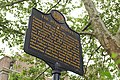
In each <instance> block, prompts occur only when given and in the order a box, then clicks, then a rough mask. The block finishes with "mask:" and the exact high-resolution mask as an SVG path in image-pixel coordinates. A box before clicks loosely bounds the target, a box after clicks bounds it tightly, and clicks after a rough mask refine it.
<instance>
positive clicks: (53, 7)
mask: <svg viewBox="0 0 120 80" xmlns="http://www.w3.org/2000/svg"><path fill="white" fill-rule="evenodd" d="M60 1H61V0H59V1H58V2H57V3H56V4H55V5H54V6H52V7H51V8H50V9H48V11H47V12H46V13H48V12H49V11H50V10H51V9H52V8H54V7H56V6H57V5H58V4H59V3H60Z"/></svg>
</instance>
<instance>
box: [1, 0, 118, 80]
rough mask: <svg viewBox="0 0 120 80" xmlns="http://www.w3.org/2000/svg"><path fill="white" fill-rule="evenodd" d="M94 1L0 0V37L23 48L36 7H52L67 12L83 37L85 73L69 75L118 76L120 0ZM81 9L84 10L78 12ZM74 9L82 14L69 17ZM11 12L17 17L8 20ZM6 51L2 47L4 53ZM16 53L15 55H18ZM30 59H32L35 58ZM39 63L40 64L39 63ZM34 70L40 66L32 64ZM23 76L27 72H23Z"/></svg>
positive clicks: (89, 79) (44, 9)
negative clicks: (26, 32) (28, 25)
mask: <svg viewBox="0 0 120 80" xmlns="http://www.w3.org/2000/svg"><path fill="white" fill-rule="evenodd" d="M93 1H94V2H93ZM93 1H91V0H82V1H79V0H78V1H74V0H72V1H71V0H59V1H58V2H57V1H56V0H53V1H49V0H48V1H44V0H18V1H17V0H10V1H8V0H4V1H3V0H1V1H0V10H1V11H0V33H1V35H0V37H1V38H2V41H3V43H4V42H6V41H7V42H8V45H9V46H10V47H13V46H15V45H18V46H20V49H21V51H22V48H23V43H24V40H23V38H24V36H25V30H26V29H27V22H28V18H29V15H30V12H31V9H32V8H33V7H35V8H37V9H39V10H41V11H42V12H46V13H49V12H50V10H51V9H57V10H59V11H60V12H61V13H63V14H65V16H66V19H67V23H68V24H69V26H70V27H71V29H73V30H75V31H77V32H78V33H79V34H80V36H81V42H82V47H83V57H84V69H85V70H84V71H85V75H84V76H83V77H80V76H78V77H77V76H73V75H71V74H69V77H70V79H71V80H79V79H86V80H92V79H93V80H94V79H95V80H96V79H103V80H105V79H113V78H114V79H117V78H119V76H120V72H119V69H118V66H117V65H119V68H120V26H119V25H120V15H119V14H120V10H119V4H120V2H119V1H118V0H111V1H109V0H106V1H105V0H99V1H95V0H93ZM83 4H84V5H83ZM84 7H85V8H84ZM81 8H82V10H83V11H82V12H81V11H79V10H80V9H81ZM73 10H77V12H78V14H79V16H77V17H74V16H75V14H74V15H73V16H70V14H71V13H72V11H73ZM86 11H87V12H88V13H87V12H86ZM98 11H99V12H98ZM8 13H9V14H10V15H11V16H13V17H14V19H8V18H7V17H6V16H8ZM87 23H89V27H84V26H85V25H86V24H87ZM3 52H4V51H3V50H1V53H3ZM16 56H17V55H15V56H13V57H14V58H16ZM27 57H28V56H27ZM27 57H26V58H27ZM86 57H87V58H86ZM17 58H18V56H17ZM19 59H22V58H19ZM22 60H23V59H22ZM113 60H114V61H113ZM23 61H26V60H23ZM29 61H30V62H33V59H32V60H29ZM91 62H92V63H91ZM33 63H34V62H33ZM36 64H37V65H39V62H38V63H36ZM44 65H45V64H44ZM39 66H41V65H39ZM39 68H40V67H39ZM42 68H43V66H42ZM32 70H36V71H37V70H38V69H37V68H36V67H33V68H32ZM38 71H39V70H38ZM41 71H43V70H41ZM33 72H34V71H33ZM48 72H50V71H48ZM26 73H30V74H29V75H31V71H30V72H29V71H28V72H26ZM35 74H38V73H33V75H35ZM23 75H26V74H25V73H24V74H23ZM23 75H22V76H23ZM115 77H117V78H115ZM20 78H21V77H20ZM32 78H34V77H31V79H32ZM26 79H27V78H26Z"/></svg>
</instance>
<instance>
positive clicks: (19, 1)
mask: <svg viewBox="0 0 120 80" xmlns="http://www.w3.org/2000/svg"><path fill="white" fill-rule="evenodd" d="M24 1H28V0H18V1H15V2H11V3H10V4H7V5H5V6H13V5H14V4H18V3H21V2H24Z"/></svg>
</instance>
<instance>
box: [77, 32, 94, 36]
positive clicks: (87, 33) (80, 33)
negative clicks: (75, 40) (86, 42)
mask: <svg viewBox="0 0 120 80" xmlns="http://www.w3.org/2000/svg"><path fill="white" fill-rule="evenodd" d="M79 35H90V36H95V34H93V33H91V32H79Z"/></svg>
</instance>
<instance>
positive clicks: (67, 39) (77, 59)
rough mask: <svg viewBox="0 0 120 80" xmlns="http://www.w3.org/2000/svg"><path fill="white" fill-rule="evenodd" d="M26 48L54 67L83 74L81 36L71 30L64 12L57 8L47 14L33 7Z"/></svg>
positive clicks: (28, 51) (26, 50)
mask: <svg viewBox="0 0 120 80" xmlns="http://www.w3.org/2000/svg"><path fill="white" fill-rule="evenodd" d="M24 50H25V52H26V53H28V54H30V55H33V56H35V57H37V58H40V59H42V60H44V61H45V62H46V63H47V64H48V65H50V67H51V68H52V69H55V68H56V64H57V66H58V67H59V69H60V70H61V71H67V70H69V71H72V72H74V73H77V74H79V75H83V59H82V48H81V44H80V36H79V34H78V33H77V32H75V31H73V30H71V29H70V28H69V26H68V25H67V24H66V22H65V18H64V16H63V15H62V14H61V13H60V12H59V11H57V10H52V11H51V13H50V14H44V13H42V12H40V11H38V10H37V9H35V8H33V9H32V14H31V16H30V19H29V25H28V29H27V31H26V37H25V44H24Z"/></svg>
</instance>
